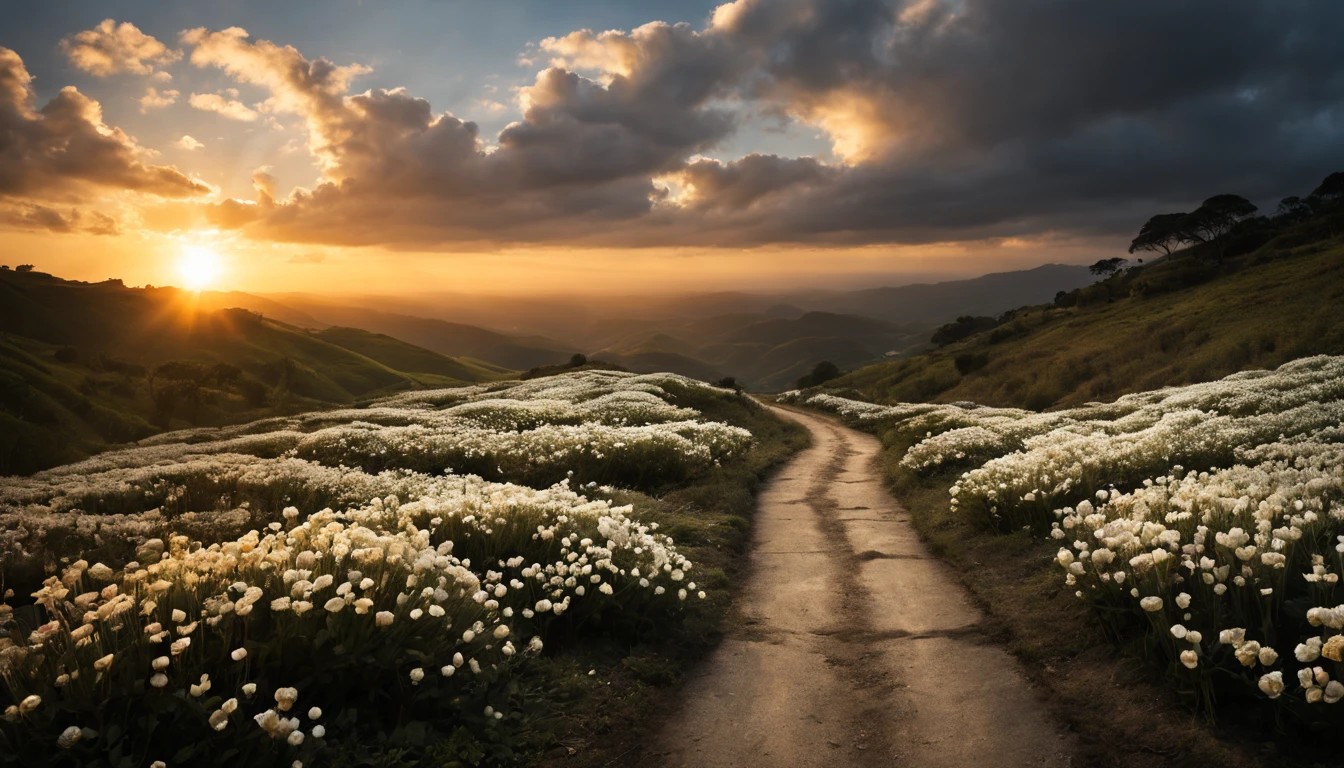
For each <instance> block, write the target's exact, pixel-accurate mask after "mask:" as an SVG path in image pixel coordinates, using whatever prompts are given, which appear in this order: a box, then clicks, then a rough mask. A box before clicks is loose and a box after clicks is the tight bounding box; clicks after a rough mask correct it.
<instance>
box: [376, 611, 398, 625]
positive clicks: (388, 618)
mask: <svg viewBox="0 0 1344 768" xmlns="http://www.w3.org/2000/svg"><path fill="white" fill-rule="evenodd" d="M395 618H396V617H395V616H394V615H393V614H392V612H391V611H379V612H378V613H376V614H374V616H373V623H374V624H375V625H376V626H379V627H389V626H391V625H392V621H393V620H394V619H395Z"/></svg>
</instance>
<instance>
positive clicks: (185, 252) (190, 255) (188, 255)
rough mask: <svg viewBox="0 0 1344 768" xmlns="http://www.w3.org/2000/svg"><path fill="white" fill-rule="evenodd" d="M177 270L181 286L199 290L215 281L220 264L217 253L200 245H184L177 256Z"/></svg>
mask: <svg viewBox="0 0 1344 768" xmlns="http://www.w3.org/2000/svg"><path fill="white" fill-rule="evenodd" d="M177 271H178V274H180V275H181V276H182V287H184V288H187V289H189V290H193V291H200V290H204V289H206V288H209V287H210V286H211V285H212V284H213V283H214V282H215V279H216V278H218V277H219V273H220V272H221V271H222V265H221V264H220V258H219V254H218V253H215V252H214V251H213V250H211V249H209V248H207V247H205V246H201V245H186V246H183V247H182V255H181V257H179V258H178V261H177Z"/></svg>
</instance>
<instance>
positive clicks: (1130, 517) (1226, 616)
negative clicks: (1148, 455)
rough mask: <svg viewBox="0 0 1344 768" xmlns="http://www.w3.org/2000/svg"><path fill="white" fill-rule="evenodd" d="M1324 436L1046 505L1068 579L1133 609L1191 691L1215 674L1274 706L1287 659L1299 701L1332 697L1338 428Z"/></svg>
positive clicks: (1341, 555)
mask: <svg viewBox="0 0 1344 768" xmlns="http://www.w3.org/2000/svg"><path fill="white" fill-rule="evenodd" d="M1324 434H1325V436H1326V437H1327V438H1331V439H1332V440H1334V441H1321V440H1320V439H1318V438H1316V437H1309V438H1299V439H1295V440H1292V441H1288V442H1275V443H1270V444H1266V445H1263V446H1258V447H1255V448H1249V449H1242V450H1240V451H1238V455H1237V458H1238V463H1236V464H1234V465H1233V466H1232V467H1229V468H1226V469H1221V470H1214V471H1208V472H1193V471H1191V472H1186V471H1184V470H1183V469H1181V468H1179V467H1178V468H1177V469H1176V470H1175V471H1173V472H1172V473H1171V474H1169V475H1164V476H1161V477H1157V478H1154V479H1151V480H1147V481H1145V482H1144V483H1143V484H1142V485H1140V486H1139V487H1137V488H1135V489H1134V490H1133V491H1132V492H1130V493H1120V492H1119V491H1110V492H1100V493H1098V494H1097V498H1098V500H1097V503H1096V504H1095V505H1094V504H1093V503H1092V502H1090V501H1083V502H1080V503H1079V504H1078V505H1077V506H1076V507H1065V508H1064V509H1061V510H1059V515H1060V518H1061V519H1060V520H1059V521H1057V522H1056V523H1055V524H1054V527H1053V529H1052V535H1053V536H1054V538H1056V539H1058V540H1060V541H1061V542H1067V545H1066V546H1064V547H1062V548H1061V549H1060V550H1059V554H1058V557H1057V560H1058V562H1059V564H1060V565H1061V566H1063V567H1064V568H1065V569H1066V571H1067V575H1066V576H1065V579H1066V582H1067V584H1068V585H1069V586H1071V587H1074V588H1076V589H1077V594H1078V596H1079V597H1081V598H1084V599H1087V600H1089V601H1091V602H1094V603H1096V604H1098V605H1101V606H1106V607H1107V608H1109V609H1115V608H1124V607H1128V608H1129V609H1130V610H1133V611H1140V610H1141V611H1144V612H1146V614H1147V616H1148V617H1149V620H1150V624H1151V627H1152V630H1153V631H1154V632H1155V633H1156V635H1157V637H1158V639H1159V640H1161V641H1162V642H1164V643H1165V644H1166V645H1167V646H1168V649H1169V651H1170V654H1171V656H1172V657H1173V658H1178V659H1179V660H1180V662H1181V664H1182V665H1184V666H1185V667H1186V668H1188V669H1190V670H1193V671H1192V672H1191V673H1190V676H1189V677H1190V678H1191V681H1192V682H1194V683H1195V684H1197V685H1198V684H1204V683H1205V682H1206V681H1205V679H1204V675H1205V673H1206V672H1208V671H1211V668H1218V667H1222V668H1223V669H1225V670H1226V669H1232V670H1235V671H1237V672H1238V673H1239V674H1242V675H1244V676H1246V677H1247V678H1248V683H1254V684H1255V685H1257V686H1258V687H1259V689H1260V690H1261V691H1263V692H1264V693H1265V694H1266V695H1268V696H1269V697H1270V698H1278V697H1279V696H1280V695H1281V694H1282V693H1283V692H1284V690H1285V682H1284V674H1285V671H1290V670H1286V669H1285V668H1286V667H1290V666H1291V664H1292V659H1294V658H1295V659H1296V660H1297V661H1298V662H1300V663H1301V664H1303V665H1305V666H1302V667H1300V668H1298V669H1297V670H1296V672H1295V674H1296V678H1297V679H1298V680H1299V681H1300V682H1301V689H1302V696H1304V697H1305V700H1306V701H1307V702H1308V703H1311V704H1319V703H1324V704H1333V703H1336V702H1338V701H1339V700H1340V699H1341V698H1342V697H1344V683H1341V682H1339V681H1338V678H1339V677H1340V676H1341V675H1344V664H1340V663H1339V662H1344V605H1336V604H1335V603H1337V602H1338V599H1339V598H1338V593H1337V592H1336V589H1337V585H1338V584H1339V579H1340V574H1341V573H1344V504H1341V499H1344V444H1341V443H1340V442H1337V440H1338V438H1339V434H1338V430H1337V429H1336V430H1326V431H1324ZM1173 595H1174V597H1172V596H1173ZM1297 612H1301V613H1302V614H1303V616H1302V618H1304V619H1305V621H1301V620H1300V619H1299V620H1294V617H1292V616H1291V614H1294V613H1297ZM1251 635H1254V636H1256V637H1258V639H1255V638H1254V637H1251ZM1273 646H1278V650H1276V649H1275V648H1274V647H1273ZM1290 650H1291V651H1292V655H1291V657H1289V656H1288V653H1287V652H1288V651H1290ZM1280 651H1282V652H1283V653H1282V654H1281V653H1280ZM1280 662H1284V663H1280ZM1206 666H1207V667H1210V669H1209V670H1206V669H1205V667H1206ZM1289 679H1290V680H1291V679H1292V675H1289Z"/></svg>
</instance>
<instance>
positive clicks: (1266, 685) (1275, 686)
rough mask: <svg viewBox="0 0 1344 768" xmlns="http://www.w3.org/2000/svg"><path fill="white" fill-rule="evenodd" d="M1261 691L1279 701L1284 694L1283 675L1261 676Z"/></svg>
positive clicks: (1273, 673)
mask: <svg viewBox="0 0 1344 768" xmlns="http://www.w3.org/2000/svg"><path fill="white" fill-rule="evenodd" d="M1259 685H1260V690H1261V691H1263V692H1264V693H1265V695H1266V696H1268V697H1269V698H1271V699H1277V698H1279V696H1280V695H1282V694H1283V673H1282V672H1270V673H1269V674H1267V675H1261V676H1260V683H1259Z"/></svg>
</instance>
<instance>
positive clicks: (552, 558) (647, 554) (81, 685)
mask: <svg viewBox="0 0 1344 768" xmlns="http://www.w3.org/2000/svg"><path fill="white" fill-rule="evenodd" d="M382 479H384V480H386V481H388V482H402V483H407V484H410V483H416V484H418V488H417V492H416V493H415V495H414V498H413V500H409V501H407V502H405V503H401V502H400V501H399V499H398V497H397V496H391V495H389V496H388V497H387V498H386V499H379V498H374V499H373V500H372V501H371V502H369V503H366V504H363V505H359V506H355V507H352V508H349V509H346V510H344V511H342V512H335V511H332V510H331V509H323V510H321V511H318V512H314V513H312V514H310V515H308V516H306V518H305V519H303V520H302V521H300V520H299V518H300V517H302V515H301V514H300V513H299V511H298V510H297V509H293V508H291V509H288V510H286V511H285V514H284V515H283V517H284V518H285V519H286V520H287V521H288V527H287V526H286V525H285V524H282V523H279V522H276V523H273V524H271V525H269V526H267V527H266V528H265V529H263V530H260V531H257V530H253V531H249V532H247V533H245V534H244V535H242V536H240V537H238V538H236V539H234V540H231V541H225V542H220V543H215V544H211V545H209V546H202V545H200V544H196V543H192V542H191V541H190V540H189V539H188V538H187V537H186V536H180V535H178V536H172V537H171V538H170V539H169V540H168V542H167V543H166V544H165V542H164V541H162V540H160V539H151V540H148V541H146V542H144V543H143V544H142V545H141V547H140V548H139V550H140V551H139V552H138V553H137V556H138V558H139V560H138V561H135V562H130V563H127V564H126V565H125V567H124V568H121V569H113V568H111V567H109V566H107V565H103V564H101V563H97V564H94V565H89V563H88V562H87V561H86V560H79V561H77V562H75V563H74V564H73V565H71V566H69V567H67V568H66V569H65V570H64V571H63V573H62V574H61V575H60V576H59V577H55V576H53V577H51V578H49V579H48V580H47V581H46V583H45V584H44V585H43V586H42V588H41V589H39V590H38V591H37V592H36V593H34V595H33V597H34V599H35V600H36V602H37V603H38V604H39V605H41V606H42V607H43V609H44V610H45V612H46V614H47V616H48V617H49V619H50V621H49V622H48V623H46V624H44V625H42V626H41V627H38V628H37V629H36V630H34V631H33V632H31V633H30V634H29V635H28V636H27V637H26V638H22V639H16V637H15V635H16V634H17V635H20V638H21V634H20V633H16V632H14V631H12V630H14V629H15V628H16V627H17V624H15V623H14V621H13V612H12V611H11V610H10V609H9V606H7V605H3V606H0V630H5V632H4V636H3V637H0V679H3V681H4V683H5V686H6V688H7V689H8V692H9V693H10V694H11V695H12V696H13V698H14V700H16V701H20V702H23V703H21V704H19V705H15V706H14V707H11V711H8V712H6V714H5V716H6V718H8V719H10V720H12V721H14V722H20V721H23V722H29V723H30V724H32V725H34V727H40V726H41V725H42V724H43V723H45V722H50V718H45V719H44V718H43V717H41V707H42V706H43V704H42V703H43V702H46V703H47V705H48V706H52V707H54V708H55V709H56V710H67V711H98V709H99V707H100V706H101V700H102V699H103V698H106V697H107V696H109V695H114V694H121V695H128V696H135V695H136V694H135V693H134V692H135V691H142V692H143V695H145V696H157V695H171V694H172V693H173V692H184V693H185V694H186V695H187V696H189V697H190V698H191V699H194V700H202V701H203V700H204V697H205V694H206V693H207V692H208V691H211V690H213V691H215V693H216V695H218V696H221V697H231V698H228V700H227V701H225V703H224V704H222V705H220V706H219V707H218V708H217V709H214V710H212V711H211V712H209V713H207V714H208V724H209V726H210V727H212V728H214V729H215V730H224V729H225V728H228V727H230V726H233V727H237V728H245V727H249V726H256V727H259V728H260V729H261V730H262V731H264V732H265V733H266V734H268V735H269V736H271V737H273V738H275V739H283V740H286V741H287V742H288V744H290V745H293V746H298V745H299V744H301V743H302V742H303V739H304V736H303V732H302V731H301V730H299V727H300V725H301V724H300V723H299V722H298V720H297V719H296V718H292V717H289V716H287V715H285V714H283V713H285V712H287V711H288V710H289V709H290V708H291V707H292V705H293V703H294V701H295V699H297V698H298V697H299V695H300V693H302V691H297V690H295V689H294V688H283V687H282V688H278V689H276V690H275V691H274V697H275V700H276V702H277V704H276V707H275V708H273V709H265V710H264V711H263V710H262V709H261V707H260V705H257V706H251V707H249V704H250V703H251V702H252V701H253V697H254V695H255V694H256V691H257V685H258V682H257V681H258V680H270V681H271V682H272V683H274V682H275V681H276V679H277V676H279V677H280V678H282V679H285V678H287V679H292V680H300V679H303V678H304V676H305V675H306V674H309V673H311V671H312V668H311V667H312V665H327V666H331V665H339V664H341V663H343V662H342V660H343V659H344V660H345V661H344V663H352V662H351V661H350V660H352V659H365V658H373V656H369V654H375V655H376V657H377V658H381V659H385V660H388V663H389V664H391V665H392V666H393V667H396V668H405V669H406V670H409V671H408V672H406V674H409V675H410V679H411V680H412V681H413V682H414V683H419V682H420V681H421V680H423V675H424V673H423V668H424V667H425V666H430V667H431V668H433V669H437V670H439V677H440V678H443V679H448V678H454V676H455V675H456V674H457V673H459V671H461V672H465V673H467V675H466V676H467V678H472V679H476V680H477V682H479V683H481V684H486V683H488V682H489V681H490V680H491V679H493V678H492V677H491V675H492V674H493V673H494V671H496V670H499V669H501V668H502V667H504V666H505V665H507V664H508V663H509V662H510V660H511V658H512V657H514V656H516V655H517V654H519V653H522V652H524V651H527V650H531V651H536V650H539V649H540V645H541V644H540V639H539V638H540V635H541V634H542V632H543V630H544V626H545V623H546V622H547V621H549V620H551V619H553V618H554V617H556V616H559V615H561V614H564V613H567V612H573V611H576V610H577V611H579V612H581V613H582V612H586V611H594V610H598V609H599V608H600V607H601V605H602V604H607V603H613V602H614V603H615V604H618V605H620V606H621V609H622V610H630V611H634V612H644V611H647V610H648V606H649V605H651V604H653V603H656V602H667V603H668V604H669V605H671V606H675V605H677V604H679V602H680V601H681V600H684V599H686V596H687V588H689V589H691V590H692V591H693V590H694V589H695V585H694V583H684V582H685V579H686V576H687V574H688V573H689V572H690V571H691V570H692V564H691V563H690V562H688V561H687V560H686V559H685V558H684V557H683V556H682V555H680V554H679V553H677V551H676V549H675V547H674V546H673V544H672V542H671V541H670V540H669V539H668V538H667V537H666V536H663V535H661V534H658V533H656V532H655V530H654V529H655V528H656V526H646V525H642V524H639V523H637V522H635V521H634V520H632V519H630V517H629V514H630V512H631V507H628V506H626V507H617V506H612V505H611V504H610V503H609V502H606V501H595V500H588V499H585V498H584V497H583V496H580V495H578V494H576V493H574V492H573V491H571V490H569V489H568V488H567V487H565V486H564V485H560V486H556V487H553V488H548V489H543V490H536V489H531V488H526V487H523V486H517V485H509V484H496V483H490V482H486V481H484V480H481V479H480V478H476V477H458V476H446V477H426V476H420V477H418V478H407V477H404V476H400V477H389V478H382ZM142 563H143V564H142ZM321 635H326V636H327V640H326V641H325V644H323V645H322V647H321V649H320V650H319V648H318V647H314V648H313V650H312V654H311V655H312V658H310V659H309V660H308V661H309V664H308V665H307V666H305V664H303V663H300V664H299V665H298V666H297V667H296V668H282V669H279V670H277V669H276V668H274V662H275V661H277V660H279V659H281V658H282V651H281V649H282V648H283V647H285V646H286V645H288V644H292V643H293V642H295V641H297V640H300V639H305V638H306V639H307V640H305V642H307V641H311V640H312V639H313V638H316V637H319V636H321ZM389 649H390V651H389ZM253 659H270V660H272V666H271V668H269V669H266V670H265V673H264V674H263V673H262V671H261V668H262V662H256V663H255V664H254V662H253V661H252V660H253ZM360 663H366V662H360ZM127 665H130V666H127ZM121 668H125V669H126V670H128V671H125V672H123V671H122V669H121ZM417 670H418V671H419V675H418V677H417V674H416V672H417ZM445 684H449V683H445ZM109 686H116V687H118V688H119V690H118V691H116V692H112V693H110V692H109V690H108V687H109ZM320 696H321V693H320V691H315V692H313V693H311V694H309V696H308V697H307V698H306V700H307V702H308V703H309V704H319V705H320V704H322V703H324V702H322V701H321V700H320ZM240 701H241V702H243V703H242V704H240ZM313 711H316V712H319V713H320V709H314V710H313ZM312 719H316V717H312ZM319 728H321V727H320V726H319ZM322 733H325V728H322ZM295 734H298V735H297V736H296V735H295ZM309 735H310V736H319V734H318V733H317V732H316V731H315V729H312V730H310V731H309ZM62 736H63V737H67V736H68V738H66V741H71V740H72V739H74V738H75V737H73V736H69V735H68V734H62ZM71 743H73V742H72V741H71Z"/></svg>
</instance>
